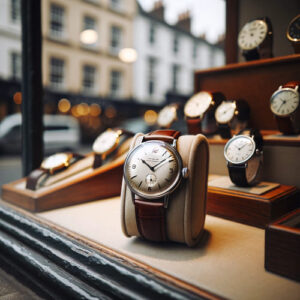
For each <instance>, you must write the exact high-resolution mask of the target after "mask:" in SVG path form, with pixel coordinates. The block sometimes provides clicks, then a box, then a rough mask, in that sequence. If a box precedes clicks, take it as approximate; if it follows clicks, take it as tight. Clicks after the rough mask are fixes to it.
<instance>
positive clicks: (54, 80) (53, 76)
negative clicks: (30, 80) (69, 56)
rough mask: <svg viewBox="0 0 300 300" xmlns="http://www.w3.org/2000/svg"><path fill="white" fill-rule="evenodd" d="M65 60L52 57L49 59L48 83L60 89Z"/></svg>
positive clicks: (62, 82) (62, 81)
mask: <svg viewBox="0 0 300 300" xmlns="http://www.w3.org/2000/svg"><path fill="white" fill-rule="evenodd" d="M64 67H65V62H64V60H62V59H60V58H55V57H52V58H51V60H50V85H51V87H53V88H59V89H61V88H62V87H63V84H64Z"/></svg>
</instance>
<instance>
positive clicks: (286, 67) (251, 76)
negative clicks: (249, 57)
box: [195, 54, 300, 130]
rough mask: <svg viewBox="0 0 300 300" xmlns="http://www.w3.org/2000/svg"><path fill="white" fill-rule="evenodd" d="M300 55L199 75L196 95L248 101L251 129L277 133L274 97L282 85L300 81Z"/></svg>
mask: <svg viewBox="0 0 300 300" xmlns="http://www.w3.org/2000/svg"><path fill="white" fill-rule="evenodd" d="M299 70H300V54H297V55H290V56H283V57H276V58H268V59H261V60H255V61H251V62H244V63H236V64H229V65H226V66H224V67H220V68H213V69H208V70H203V71H197V72H196V73H195V92H199V91H201V90H209V91H219V92H222V93H223V94H224V95H225V96H226V98H227V99H232V100H237V99H244V100H246V101H247V102H248V104H249V106H250V109H251V116H250V124H249V125H250V126H252V127H255V128H257V129H269V130H274V129H277V125H276V122H275V119H274V117H273V114H272V112H271V110H270V97H271V95H272V94H273V92H275V90H277V89H278V87H279V86H280V85H283V84H285V83H287V82H288V81H294V80H299Z"/></svg>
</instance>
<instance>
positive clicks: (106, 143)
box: [93, 128, 133, 169]
mask: <svg viewBox="0 0 300 300" xmlns="http://www.w3.org/2000/svg"><path fill="white" fill-rule="evenodd" d="M131 136H133V133H132V132H129V131H127V130H124V129H111V128H109V129H107V130H106V131H104V132H102V133H101V134H100V135H99V136H98V137H97V138H96V140H95V141H94V144H93V151H94V163H93V168H94V169H95V168H98V167H100V166H102V165H103V162H104V161H105V160H106V158H107V157H108V156H109V155H110V154H112V153H113V152H114V151H115V150H116V149H117V147H118V146H120V145H121V144H122V143H123V142H124V141H125V140H126V138H128V137H131ZM121 137H124V139H122V140H121Z"/></svg>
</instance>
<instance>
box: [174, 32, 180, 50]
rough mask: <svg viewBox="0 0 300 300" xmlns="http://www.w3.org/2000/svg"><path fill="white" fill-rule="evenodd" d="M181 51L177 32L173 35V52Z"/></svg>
mask: <svg viewBox="0 0 300 300" xmlns="http://www.w3.org/2000/svg"><path fill="white" fill-rule="evenodd" d="M178 51H179V36H178V34H175V35H174V37H173V52H174V53H178Z"/></svg>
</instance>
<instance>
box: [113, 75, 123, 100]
mask: <svg viewBox="0 0 300 300" xmlns="http://www.w3.org/2000/svg"><path fill="white" fill-rule="evenodd" d="M121 84H122V73H121V72H120V71H111V73H110V95H111V97H113V98H116V97H119V96H121Z"/></svg>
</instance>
